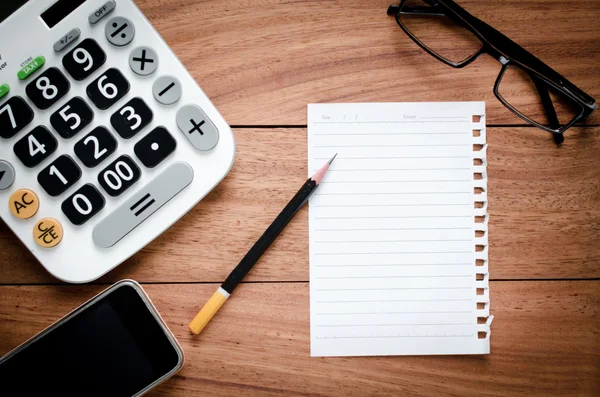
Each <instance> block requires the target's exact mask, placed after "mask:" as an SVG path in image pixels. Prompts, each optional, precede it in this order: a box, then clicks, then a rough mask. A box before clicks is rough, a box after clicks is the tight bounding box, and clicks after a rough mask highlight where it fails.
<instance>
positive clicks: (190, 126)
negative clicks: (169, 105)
mask: <svg viewBox="0 0 600 397" xmlns="http://www.w3.org/2000/svg"><path fill="white" fill-rule="evenodd" d="M176 121H177V126H178V127H179V129H180V130H181V132H183V135H185V136H186V138H187V139H188V140H189V141H190V142H191V143H192V145H194V147H195V148H196V149H198V150H210V149H212V148H214V147H215V146H217V143H218V142H219V130H217V127H215V125H214V124H213V122H212V121H211V120H210V119H209V118H208V116H207V115H206V113H204V111H202V109H200V108H199V107H198V106H196V105H186V106H184V107H182V108H181V109H179V111H178V112H177V118H176Z"/></svg>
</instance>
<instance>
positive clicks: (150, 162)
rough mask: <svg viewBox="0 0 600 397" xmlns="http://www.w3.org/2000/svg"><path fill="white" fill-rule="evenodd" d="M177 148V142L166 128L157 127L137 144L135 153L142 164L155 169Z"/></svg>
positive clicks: (134, 149)
mask: <svg viewBox="0 0 600 397" xmlns="http://www.w3.org/2000/svg"><path fill="white" fill-rule="evenodd" d="M176 148H177V141H175V139H174V138H173V137H172V136H171V134H169V131H167V130H166V129H165V128H164V127H157V128H155V129H154V130H152V132H150V133H149V134H148V135H146V136H145V137H143V138H142V139H141V140H140V141H139V142H138V143H136V144H135V146H134V148H133V151H134V152H135V155H136V156H137V157H138V158H139V159H140V161H141V162H142V164H144V165H145V166H146V167H148V168H154V167H156V166H157V165H158V164H160V163H161V162H162V161H163V160H164V159H166V158H167V157H169V155H170V154H171V153H173V152H174V151H175V149H176Z"/></svg>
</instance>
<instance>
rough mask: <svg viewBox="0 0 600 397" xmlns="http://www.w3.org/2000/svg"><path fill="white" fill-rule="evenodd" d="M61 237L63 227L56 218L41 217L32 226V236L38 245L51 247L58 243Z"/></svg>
mask: <svg viewBox="0 0 600 397" xmlns="http://www.w3.org/2000/svg"><path fill="white" fill-rule="evenodd" d="M62 237H63V228H62V226H61V225H60V223H58V221H57V220H56V219H52V218H44V219H41V220H40V221H39V222H38V223H36V224H35V226H34V227H33V238H34V239H35V242H36V243H38V245H39V246H41V247H44V248H52V247H55V246H57V245H58V243H60V240H62Z"/></svg>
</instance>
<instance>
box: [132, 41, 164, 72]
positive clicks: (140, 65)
mask: <svg viewBox="0 0 600 397" xmlns="http://www.w3.org/2000/svg"><path fill="white" fill-rule="evenodd" d="M129 67H130V68H131V70H133V72H134V73H135V74H139V75H140V76H148V75H151V74H152V73H154V72H156V69H157V68H158V55H157V54H156V51H154V50H153V49H152V48H150V47H138V48H136V49H135V50H133V51H131V54H130V55H129Z"/></svg>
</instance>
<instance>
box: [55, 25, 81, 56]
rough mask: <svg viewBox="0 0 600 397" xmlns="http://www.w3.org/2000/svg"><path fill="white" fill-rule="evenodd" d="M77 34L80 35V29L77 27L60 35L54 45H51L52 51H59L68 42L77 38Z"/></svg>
mask: <svg viewBox="0 0 600 397" xmlns="http://www.w3.org/2000/svg"><path fill="white" fill-rule="evenodd" d="M79 36H81V31H80V30H79V29H77V28H75V29H72V30H70V31H69V33H67V34H66V35H64V36H63V37H61V38H60V40H58V41H57V42H56V43H54V46H53V48H54V51H55V52H61V51H62V50H64V49H65V48H66V47H67V46H68V45H69V44H71V43H72V42H74V41H75V40H77V38H78V37H79Z"/></svg>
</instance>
